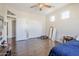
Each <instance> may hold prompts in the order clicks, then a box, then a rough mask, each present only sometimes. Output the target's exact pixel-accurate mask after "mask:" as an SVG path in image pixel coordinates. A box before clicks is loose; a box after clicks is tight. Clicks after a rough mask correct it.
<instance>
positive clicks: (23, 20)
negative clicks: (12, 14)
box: [16, 11, 45, 40]
mask: <svg viewBox="0 0 79 59" xmlns="http://www.w3.org/2000/svg"><path fill="white" fill-rule="evenodd" d="M16 25H17V26H16V36H17V40H26V39H28V38H34V37H40V36H42V35H45V16H42V15H39V14H35V13H30V12H22V11H21V12H20V11H19V12H17V20H16Z"/></svg>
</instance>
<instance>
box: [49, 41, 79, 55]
mask: <svg viewBox="0 0 79 59" xmlns="http://www.w3.org/2000/svg"><path fill="white" fill-rule="evenodd" d="M49 56H79V41H77V40H71V41H69V42H67V43H63V44H59V45H57V46H55V47H54V48H52V49H51V51H50V52H49Z"/></svg>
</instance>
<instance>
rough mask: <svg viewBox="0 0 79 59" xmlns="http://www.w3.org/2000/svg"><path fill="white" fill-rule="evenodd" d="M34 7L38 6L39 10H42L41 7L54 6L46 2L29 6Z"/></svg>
mask: <svg viewBox="0 0 79 59" xmlns="http://www.w3.org/2000/svg"><path fill="white" fill-rule="evenodd" d="M35 7H37V8H39V10H40V11H42V10H43V8H51V7H55V6H50V5H48V4H46V3H37V4H36V5H33V6H31V8H35Z"/></svg>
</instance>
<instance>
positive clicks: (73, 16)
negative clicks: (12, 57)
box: [0, 3, 79, 56]
mask: <svg viewBox="0 0 79 59" xmlns="http://www.w3.org/2000/svg"><path fill="white" fill-rule="evenodd" d="M36 4H37V3H19V4H18V3H10V4H9V3H3V4H0V15H1V16H3V17H4V22H3V30H2V34H0V35H2V36H3V39H2V40H5V44H6V43H7V39H8V41H9V44H11V46H12V45H13V44H14V43H15V42H19V43H16V45H17V46H16V45H15V44H14V45H15V47H16V49H14V50H13V51H15V50H16V52H12V53H13V54H16V56H20V55H21V56H28V55H30V56H47V55H49V52H50V50H51V49H52V48H53V47H52V46H54V43H56V44H57V45H60V44H65V43H66V42H63V37H64V36H66V37H67V36H68V38H72V39H76V38H78V35H79V28H78V25H79V20H78V19H79V11H78V10H79V4H78V3H49V4H48V5H49V6H52V7H51V8H45V9H44V8H43V9H42V10H41V9H40V8H39V7H35V8H30V7H31V6H32V5H36ZM43 5H44V4H43ZM53 6H55V7H53ZM47 11H48V12H47ZM12 20H16V26H13V28H12V24H13V23H12V24H11V22H12ZM7 23H8V24H7ZM14 23H15V22H14ZM13 25H15V24H13ZM51 27H52V28H54V29H53V33H52V32H50V35H49V30H50V28H51ZM14 28H15V29H16V30H15V29H14ZM13 29H14V30H13ZM15 31H16V33H14V32H15ZM51 35H52V36H51ZM15 37H16V39H15ZM41 37H44V38H46V39H41ZM48 37H49V39H48ZM9 39H10V40H9ZM11 39H12V40H11ZM28 39H30V40H28ZM72 39H71V41H72ZM10 41H11V42H10ZM12 41H15V42H14V43H12ZM66 41H67V40H66ZM71 41H69V42H71ZM71 43H73V42H71ZM71 43H70V44H71ZM66 44H67V43H66ZM57 45H56V46H57ZM71 45H72V44H71ZM11 48H14V47H11ZM11 48H10V49H11ZM20 48H22V49H20ZM73 48H74V47H73ZM3 50H4V49H3ZM38 50H39V51H38ZM58 50H59V49H58ZM9 52H10V51H9ZM3 54H4V53H3ZM68 54H69V53H68ZM50 55H51V53H50ZM71 55H72V54H71ZM78 55H79V54H78Z"/></svg>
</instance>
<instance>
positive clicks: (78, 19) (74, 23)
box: [47, 4, 79, 39]
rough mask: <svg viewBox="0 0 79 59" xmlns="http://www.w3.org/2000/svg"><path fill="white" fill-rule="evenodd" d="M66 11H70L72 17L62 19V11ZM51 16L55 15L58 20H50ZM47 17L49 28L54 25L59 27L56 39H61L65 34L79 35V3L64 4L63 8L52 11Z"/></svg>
mask: <svg viewBox="0 0 79 59" xmlns="http://www.w3.org/2000/svg"><path fill="white" fill-rule="evenodd" d="M64 11H69V12H70V17H69V18H68V19H61V13H62V12H64ZM50 16H55V18H56V20H55V21H54V22H50V21H49V20H50ZM47 19H48V22H47V23H48V25H47V29H49V27H50V26H52V25H53V26H54V27H55V28H56V29H57V35H56V37H57V38H56V39H61V38H62V37H63V35H71V36H75V35H79V26H78V25H79V4H70V5H68V6H64V7H63V8H61V9H59V10H57V11H55V12H53V13H51V14H50V15H49V17H48V18H47ZM47 32H48V30H47Z"/></svg>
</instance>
